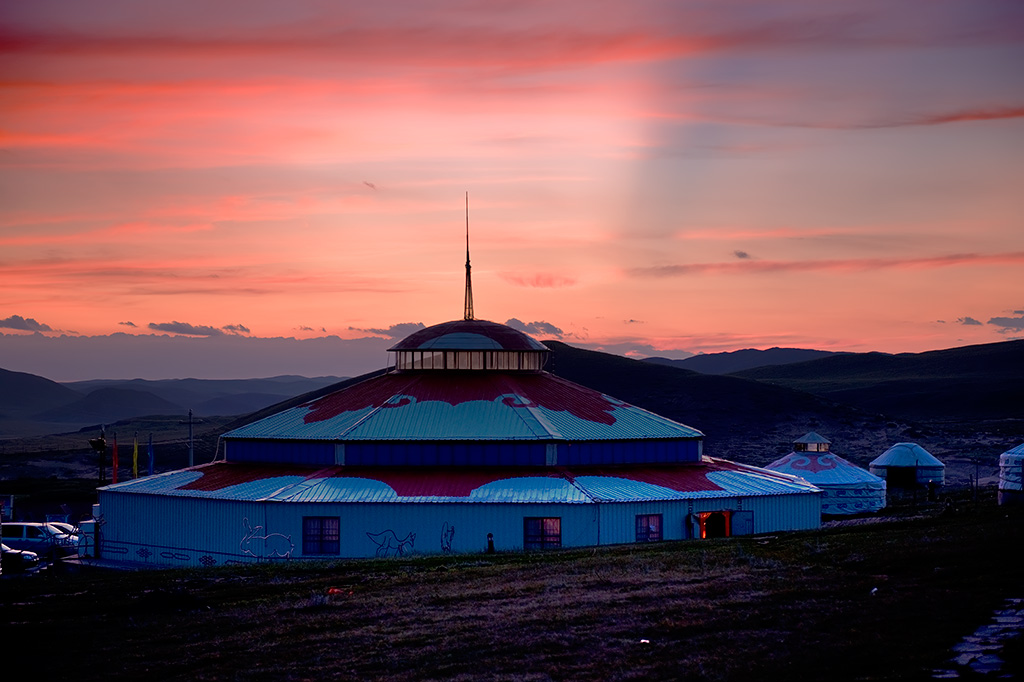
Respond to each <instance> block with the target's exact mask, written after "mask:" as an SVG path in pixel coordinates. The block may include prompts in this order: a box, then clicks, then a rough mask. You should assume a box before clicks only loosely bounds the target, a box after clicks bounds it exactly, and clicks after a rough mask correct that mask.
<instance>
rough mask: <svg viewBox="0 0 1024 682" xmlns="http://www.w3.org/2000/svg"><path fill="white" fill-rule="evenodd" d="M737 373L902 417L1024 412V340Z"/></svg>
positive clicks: (1004, 416)
mask: <svg viewBox="0 0 1024 682" xmlns="http://www.w3.org/2000/svg"><path fill="white" fill-rule="evenodd" d="M734 376H737V377H742V378H745V379H753V380H755V381H760V382H764V383H770V384H774V385H777V386H785V387H787V388H792V389H795V390H799V391H805V392H808V393H813V394H814V395H818V396H821V397H824V398H828V399H830V400H835V401H838V402H842V403H845V404H848V405H852V406H855V407H857V408H859V409H863V410H869V411H871V412H875V413H879V414H885V415H889V416H892V417H899V418H902V419H913V420H927V421H936V420H960V421H963V420H969V419H975V420H976V419H988V420H992V419H1021V418H1022V417H1024V340H1014V341H1001V342H999V343H988V344H979V345H975V346H962V347H960V348H949V349H946V350H936V351H927V352H924V353H899V354H896V355H890V354H887V353H850V354H843V355H835V356H831V357H825V358H820V359H817V360H810V361H807V362H800V363H794V364H788V365H775V366H769V367H759V368H756V369H749V370H744V371H741V372H737V373H735V375H734Z"/></svg>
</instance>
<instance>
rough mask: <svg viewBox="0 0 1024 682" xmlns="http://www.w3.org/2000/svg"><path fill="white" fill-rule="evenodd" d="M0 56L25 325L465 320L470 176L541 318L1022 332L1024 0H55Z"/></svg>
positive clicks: (496, 245)
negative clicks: (383, 0) (559, 0)
mask: <svg viewBox="0 0 1024 682" xmlns="http://www.w3.org/2000/svg"><path fill="white" fill-rule="evenodd" d="M0 50H2V51H3V54H2V58H0V65H2V71H0V82H2V91H0V97H2V100H0V333H2V334H3V335H5V336H22V335H26V334H31V333H33V332H36V333H39V334H41V336H36V337H34V338H35V339H36V340H37V341H38V342H39V343H43V342H44V337H60V336H62V335H63V336H83V337H103V338H105V337H109V336H112V335H114V336H117V335H119V333H127V334H131V335H154V334H157V335H160V334H173V333H185V334H187V335H189V336H192V337H194V338H212V337H220V336H242V337H249V338H252V337H256V338H269V337H294V338H296V339H300V340H301V339H312V338H316V337H326V336H332V335H333V336H338V337H340V338H341V339H343V340H345V339H359V338H365V337H367V336H371V337H375V338H378V339H380V340H381V343H382V344H383V346H384V347H386V346H387V345H389V343H390V339H391V337H393V336H399V337H400V336H402V335H403V334H404V333H405V332H407V331H408V330H409V329H411V328H412V327H411V326H410V325H414V324H419V323H422V324H426V325H431V324H435V323H439V322H443V321H446V320H450V319H456V318H459V317H461V314H462V303H463V298H462V297H463V290H462V289H463V281H464V261H465V241H464V240H465V234H464V229H465V214H464V211H465V204H464V202H465V193H466V192H468V193H469V207H470V225H471V241H472V261H473V288H474V294H475V307H476V313H477V317H479V318H483V319H489V320H494V321H497V322H506V321H508V320H513V322H512V324H514V325H516V326H520V327H521V328H524V329H527V330H529V331H532V332H535V333H536V334H537V335H538V337H539V338H561V339H562V340H564V341H566V342H569V343H572V344H577V345H584V346H586V347H590V348H601V349H606V350H609V351H612V352H617V353H628V354H632V355H636V356H643V355H655V354H658V355H673V354H674V355H675V356H677V357H681V356H684V355H686V354H688V353H699V352H717V351H723V350H735V349H740V348H768V347H772V346H786V347H803V348H819V349H826V350H850V351H869V350H879V351H887V352H903V351H923V350H929V349H936V348H947V347H952V346H961V345H967V344H973V343H985V342H993V341H1000V340H1005V339H1010V338H1019V337H1021V336H1022V335H1024V276H1022V274H1024V3H1019V2H1007V1H1005V0H995V1H990V0H956V1H950V0H935V1H932V2H902V3H893V2H890V1H888V0H884V1H878V2H874V1H871V0H866V1H865V0H856V1H854V0H844V1H838V2H826V3H823V2H811V1H810V0H806V1H785V0H784V1H773V2H770V3H765V2H758V1H754V0H751V1H749V2H731V1H727V0H714V1H708V2H678V1H666V2H649V1H632V0H631V1H630V2H593V1H589V0H588V1H586V2H583V1H578V2H562V3H548V2H529V1H523V0H517V1H516V2H485V1H472V0H466V1H464V2H411V1H410V2H404V3H364V2H360V3H355V2H352V3H347V2H337V1H335V0H298V1H293V2H269V1H267V0H259V1H253V0H247V1H246V2H215V3H210V2H206V1H205V0H203V1H202V2H200V1H195V2H193V1H182V0H176V1H175V2H144V1H143V2H140V1H139V0H90V1H89V2H82V1H81V0H66V1H55V0H33V1H32V2H7V3H4V4H3V5H2V7H0ZM25 341H26V340H25V339H18V342H19V344H20V345H18V348H20V349H24V348H27V347H29V346H26V345H25ZM3 347H4V346H0V350H2V348H3ZM22 352H24V351H19V353H22ZM673 352H674V353H673ZM6 355H7V357H0V367H4V368H8V369H21V367H19V366H18V365H19V362H18V358H15V357H12V356H11V354H10V352H8V353H6ZM26 371H27V370H26ZM211 371H212V370H211ZM268 373H272V372H268ZM334 373H338V374H341V373H345V372H344V370H339V371H337V372H334ZM54 378H59V377H54Z"/></svg>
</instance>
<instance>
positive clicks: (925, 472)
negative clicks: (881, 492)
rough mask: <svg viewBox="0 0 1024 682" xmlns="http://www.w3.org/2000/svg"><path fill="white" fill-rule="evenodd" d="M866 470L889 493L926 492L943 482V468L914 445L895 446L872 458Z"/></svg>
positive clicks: (944, 469) (935, 459) (944, 478)
mask: <svg viewBox="0 0 1024 682" xmlns="http://www.w3.org/2000/svg"><path fill="white" fill-rule="evenodd" d="M868 470H869V471H870V472H871V473H873V474H874V475H875V476H878V477H879V478H884V479H885V481H886V485H887V486H888V487H889V489H890V490H891V489H893V488H900V489H904V490H912V489H914V488H929V487H936V486H941V485H942V484H943V483H945V480H946V465H945V464H943V463H942V462H941V461H940V460H939V459H937V458H936V457H934V456H933V455H932V453H930V452H928V451H927V450H925V449H924V448H923V447H921V446H920V445H918V444H917V443H896V444H895V445H893V446H892V447H891V448H889V449H888V450H886V451H885V452H883V453H882V454H881V455H879V456H878V457H876V458H875V459H874V460H873V461H872V462H871V464H869V465H868Z"/></svg>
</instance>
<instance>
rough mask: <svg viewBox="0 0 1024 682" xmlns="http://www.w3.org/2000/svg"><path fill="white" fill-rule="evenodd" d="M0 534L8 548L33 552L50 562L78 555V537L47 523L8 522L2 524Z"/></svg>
mask: <svg viewBox="0 0 1024 682" xmlns="http://www.w3.org/2000/svg"><path fill="white" fill-rule="evenodd" d="M2 534H3V544H5V545H7V546H8V547H11V548H12V549H22V550H26V551H29V552H35V553H36V554H38V555H39V556H42V557H46V558H47V559H50V560H51V561H56V560H57V559H60V558H62V557H66V556H74V555H76V554H78V536H77V535H68V534H67V533H64V532H63V531H61V530H58V529H57V528H55V527H53V526H50V524H47V523H35V522H31V521H10V522H6V523H4V524H3V528H2Z"/></svg>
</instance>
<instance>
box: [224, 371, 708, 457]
mask: <svg viewBox="0 0 1024 682" xmlns="http://www.w3.org/2000/svg"><path fill="white" fill-rule="evenodd" d="M702 436H703V434H702V433H701V432H700V431H698V430H696V429H693V428H691V427H689V426H685V425H683V424H680V423H678V422H675V421H672V420H671V419H666V418H665V417H661V416H658V415H656V414H654V413H652V412H648V411H647V410H644V409H641V408H639V407H635V406H633V405H629V404H627V403H624V402H622V401H619V400H616V399H614V398H611V397H609V396H606V395H603V394H601V393H598V392H597V391H593V390H591V389H588V388H584V387H583V386H580V385H578V384H574V383H572V382H570V381H566V380H565V379H562V378H560V377H556V376H554V375H552V374H549V373H547V372H536V373H526V374H514V373H500V372H465V373H455V374H453V373H450V372H409V373H392V374H385V375H383V376H378V377H374V378H372V379H368V380H366V381H364V382H361V383H360V384H357V385H355V386H351V387H349V388H347V389H343V390H341V391H338V392H336V393H332V394H330V395H327V396H324V397H322V398H319V399H317V400H314V401H311V402H309V403H306V404H304V405H300V406H298V407H294V408H291V409H288V410H285V411H283V412H279V413H278V414H275V415H271V416H270V417H267V418H265V419H261V420H259V421H256V422H253V423H251V424H247V425H245V426H243V427H240V428H238V429H235V430H233V431H229V432H228V433H226V434H224V438H225V439H227V440H231V439H273V440H301V441H331V442H339V443H344V442H347V441H358V442H365V441H445V440H456V441H503V440H512V441H515V440H533V441H536V440H541V441H615V440H651V439H658V440H663V439H678V438H701V437H702Z"/></svg>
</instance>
